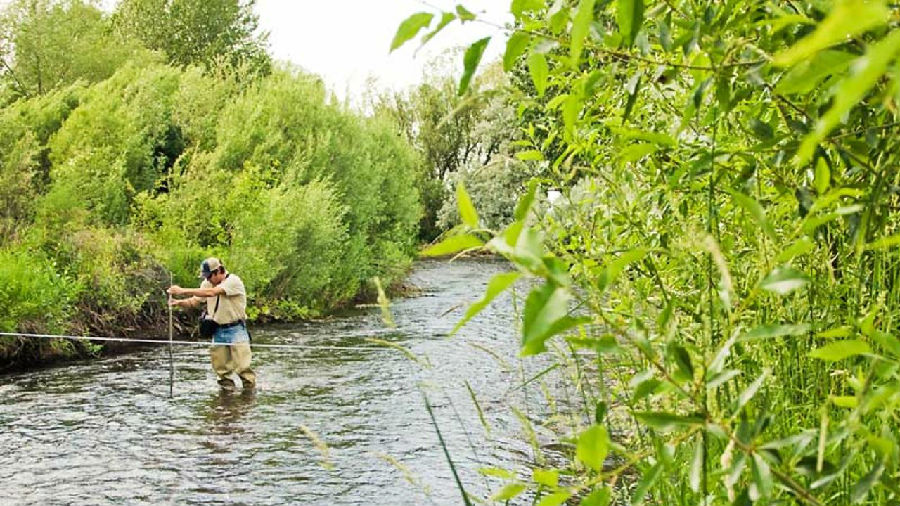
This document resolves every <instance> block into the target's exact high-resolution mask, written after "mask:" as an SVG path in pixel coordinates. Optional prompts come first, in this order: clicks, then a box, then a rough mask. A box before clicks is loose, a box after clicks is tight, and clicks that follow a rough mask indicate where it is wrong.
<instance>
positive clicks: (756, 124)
mask: <svg viewBox="0 0 900 506" xmlns="http://www.w3.org/2000/svg"><path fill="white" fill-rule="evenodd" d="M748 126H749V127H750V131H751V132H753V135H755V136H756V137H758V138H759V139H760V140H762V141H768V140H771V139H772V137H773V136H774V135H775V131H774V130H772V127H770V126H769V124H768V123H764V122H762V121H760V120H759V118H756V117H752V118H750V121H749V122H748Z"/></svg>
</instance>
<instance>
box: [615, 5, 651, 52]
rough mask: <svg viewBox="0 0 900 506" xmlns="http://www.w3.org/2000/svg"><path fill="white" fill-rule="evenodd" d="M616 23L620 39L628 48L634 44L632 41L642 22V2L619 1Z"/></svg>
mask: <svg viewBox="0 0 900 506" xmlns="http://www.w3.org/2000/svg"><path fill="white" fill-rule="evenodd" d="M616 21H617V22H618V24H619V33H621V34H622V39H623V40H624V41H625V42H626V44H627V45H628V46H631V45H632V44H634V39H635V37H637V34H638V32H639V31H640V30H641V24H642V23H643V22H644V0H619V5H618V9H617V10H616Z"/></svg>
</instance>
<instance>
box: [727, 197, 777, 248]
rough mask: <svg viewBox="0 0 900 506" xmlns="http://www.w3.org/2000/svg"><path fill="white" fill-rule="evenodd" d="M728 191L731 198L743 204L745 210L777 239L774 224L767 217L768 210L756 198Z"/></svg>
mask: <svg viewBox="0 0 900 506" xmlns="http://www.w3.org/2000/svg"><path fill="white" fill-rule="evenodd" d="M728 193H730V194H731V198H733V199H734V201H735V202H736V203H737V204H738V205H739V206H741V207H742V208H743V209H744V210H745V211H747V212H748V213H749V214H750V216H751V217H752V218H753V221H755V222H756V223H757V224H758V225H759V227H760V228H761V229H763V232H765V233H766V235H768V236H769V237H770V238H772V239H773V240H774V239H775V229H774V228H772V224H771V223H769V220H768V219H766V212H765V210H763V208H762V206H761V205H759V202H757V201H756V200H755V199H753V198H751V197H748V196H747V195H744V194H743V193H741V192H738V191H734V190H731V191H729V192H728Z"/></svg>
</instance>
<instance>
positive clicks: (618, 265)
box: [599, 248, 647, 290]
mask: <svg viewBox="0 0 900 506" xmlns="http://www.w3.org/2000/svg"><path fill="white" fill-rule="evenodd" d="M646 255H647V248H635V249H633V250H629V251H626V252H625V253H622V254H621V255H619V256H618V257H616V258H615V259H614V260H612V261H610V262H607V264H606V270H605V271H604V272H603V276H602V277H601V279H600V283H599V284H600V286H599V288H600V290H604V289H606V287H608V286H611V285H612V284H613V283H614V282H615V281H616V279H618V277H619V274H621V273H622V271H623V270H624V269H625V267H627V266H628V265H629V264H632V263H634V262H637V261H639V260H641V259H643V258H644V256H646Z"/></svg>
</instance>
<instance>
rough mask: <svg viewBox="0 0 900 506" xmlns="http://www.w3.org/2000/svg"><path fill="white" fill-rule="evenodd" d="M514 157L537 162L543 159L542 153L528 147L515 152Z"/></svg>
mask: <svg viewBox="0 0 900 506" xmlns="http://www.w3.org/2000/svg"><path fill="white" fill-rule="evenodd" d="M516 158H518V159H519V160H522V161H523V162H539V161H541V160H543V159H544V154H543V153H541V152H540V151H538V150H536V149H529V150H528V151H521V152H519V153H516Z"/></svg>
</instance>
